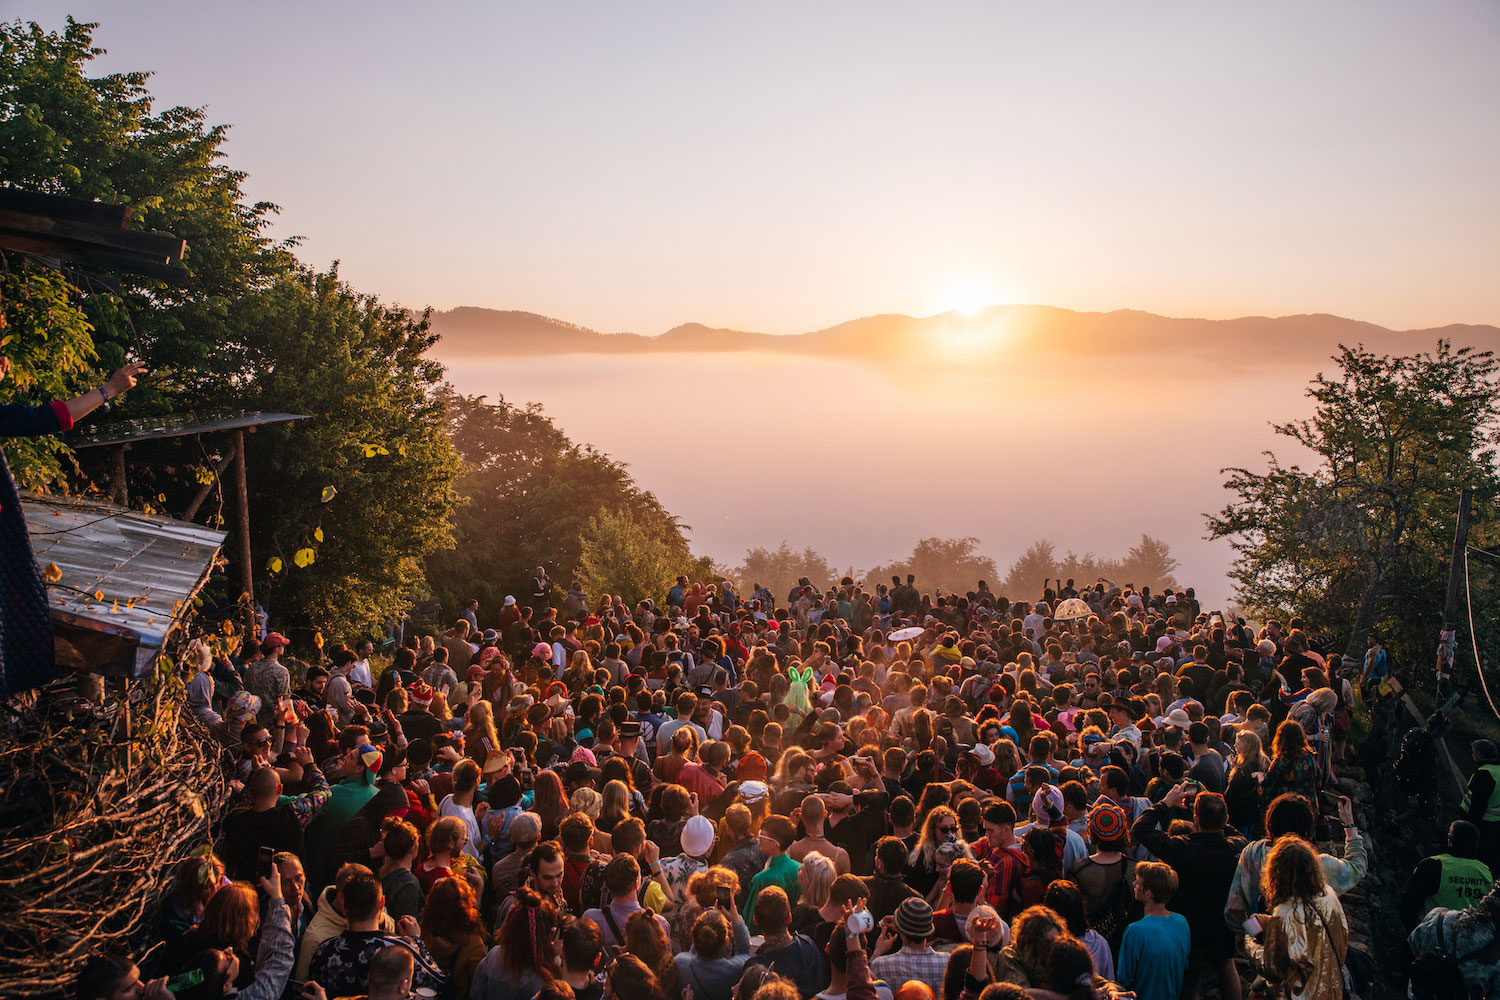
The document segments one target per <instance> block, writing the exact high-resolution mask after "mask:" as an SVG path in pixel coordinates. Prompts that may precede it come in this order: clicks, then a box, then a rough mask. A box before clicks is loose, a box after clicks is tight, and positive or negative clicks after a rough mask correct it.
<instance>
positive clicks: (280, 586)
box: [0, 18, 457, 630]
mask: <svg viewBox="0 0 1500 1000" xmlns="http://www.w3.org/2000/svg"><path fill="white" fill-rule="evenodd" d="M94 27H95V25H92V24H83V23H79V22H76V21H74V20H72V19H71V18H70V19H68V21H67V23H66V26H65V27H64V29H63V30H62V31H61V32H50V31H46V30H44V29H42V28H41V27H39V26H38V25H36V24H34V23H23V22H21V21H19V20H16V21H10V22H4V23H0V183H3V184H6V185H11V186H16V187H21V188H25V189H28V190H33V191H41V192H46V193H51V194H58V195H66V196H70V197H75V198H85V199H88V198H94V199H99V200H102V201H108V202H114V203H123V204H127V205H130V206H131V208H132V216H131V223H130V224H131V227H132V228H135V229H144V230H157V231H162V232H169V233H171V234H172V235H174V236H179V237H182V238H183V239H185V240H186V241H187V244H188V249H187V253H186V255H185V256H184V263H185V264H186V265H187V267H188V269H189V271H190V273H191V274H190V277H189V279H188V280H187V281H186V282H184V283H182V284H180V285H179V284H174V285H168V284H165V283H163V282H160V281H156V280H153V279H145V278H134V277H130V276H125V275H120V276H116V277H118V279H119V281H120V292H119V294H108V293H106V292H104V291H103V290H102V289H100V288H98V287H95V286H94V285H93V284H92V283H86V286H85V287H83V288H78V287H74V286H72V285H70V284H69V283H68V281H66V280H65V279H64V278H62V277H61V276H59V275H56V274H51V273H37V272H35V271H34V270H33V269H32V268H31V267H30V266H27V267H25V268H18V266H17V265H16V263H15V262H13V261H11V260H9V259H8V260H7V262H6V263H7V264H8V265H10V266H9V270H8V272H5V273H4V274H3V277H0V281H4V284H3V285H0V293H3V295H4V309H5V313H4V315H5V319H6V322H7V330H6V331H0V336H5V335H7V334H8V335H10V336H12V337H13V339H12V340H11V342H9V343H7V344H6V345H5V348H4V350H5V351H6V352H7V353H9V354H10V355H11V356H12V357H13V358H17V359H18V360H19V362H20V363H19V364H18V367H17V371H18V373H19V375H20V378H19V380H18V384H17V385H14V386H11V387H10V391H15V392H19V393H21V394H23V395H25V396H29V397H30V398H31V399H33V400H40V399H46V398H52V397H56V396H67V395H70V394H72V393H73V392H76V391H77V390H78V389H80V388H82V387H84V386H91V385H97V384H98V383H99V382H100V381H102V380H103V377H104V376H105V375H106V374H107V373H108V372H109V371H112V370H113V369H114V368H116V367H118V366H119V365H120V364H121V363H122V362H123V361H124V360H125V358H126V356H127V352H128V353H129V354H130V355H132V356H135V357H139V358H141V359H142V360H144V361H146V362H147V365H148V368H149V370H150V374H149V376H148V378H147V379H146V380H145V381H144V382H143V383H142V384H141V385H139V386H138V387H137V388H136V389H135V390H134V391H132V392H131V393H129V394H128V395H126V396H125V397H123V398H122V399H121V401H120V403H119V404H118V406H117V407H116V410H115V413H114V414H111V415H108V416H106V415H102V414H101V415H100V416H99V417H97V418H95V420H96V422H103V421H105V420H109V419H112V417H114V416H126V417H129V416H136V415H145V414H152V415H154V414H161V413H179V412H183V411H193V412H199V413H201V414H202V415H205V416H206V415H211V414H214V413H221V412H237V411H247V410H283V411H289V412H294V413H304V414H309V415H311V416H312V417H313V419H311V420H306V421H300V422H298V423H295V424H291V425H286V426H282V427H278V428H275V429H267V430H265V431H262V432H261V433H259V434H255V435H251V436H249V438H248V442H249V444H248V448H247V450H248V452H249V462H248V465H249V481H250V491H251V525H252V543H253V544H252V551H253V569H254V572H255V577H256V581H257V584H259V585H269V589H268V590H267V591H265V593H266V594H267V595H268V596H269V599H270V603H271V605H272V607H273V613H277V614H278V615H279V616H281V617H282V621H283V622H285V623H288V624H296V623H302V622H308V623H311V622H316V623H318V624H320V625H324V626H328V627H331V628H334V629H340V630H341V629H345V628H352V627H356V626H365V625H368V624H370V623H373V622H377V621H380V620H382V619H385V618H387V617H389V616H391V615H393V614H395V613H397V612H399V611H400V610H402V608H403V607H404V606H405V605H406V604H407V603H408V602H409V601H410V599H411V598H412V597H413V596H414V595H415V594H416V592H417V591H418V590H419V589H420V588H422V586H423V581H422V575H421V572H420V559H421V558H422V556H424V555H425V554H426V552H428V551H429V550H431V549H433V548H435V547H439V546H441V545H443V544H446V542H447V541H448V532H447V515H448V513H449V511H450V510H451V508H452V503H453V497H452V491H451V483H452V480H453V478H454V476H455V474H456V472H457V462H456V460H455V457H454V454H453V450H452V447H451V445H449V444H448V442H447V440H446V439H445V437H444V435H443V430H444V421H443V411H442V402H441V399H440V398H438V397H437V396H436V395H435V394H434V388H435V386H436V384H437V383H438V381H439V380H440V379H441V375H442V369H441V367H440V366H438V365H437V364H436V363H434V362H432V361H429V360H426V359H425V358H424V357H423V352H424V351H425V350H426V349H427V348H429V347H430V346H431V345H432V343H433V342H434V339H435V338H434V337H433V336H432V334H431V333H430V332H429V331H428V329H427V324H426V320H425V318H422V317H416V318H413V317H410V316H408V315H407V314H405V313H404V312H401V311H398V310H393V309H389V308H387V307H385V306H383V305H381V304H380V303H379V302H378V301H377V300H376V299H374V298H372V297H370V296H366V295H361V294H358V293H357V292H355V291H354V290H352V289H350V288H349V287H348V286H347V285H345V284H344V283H343V282H341V281H340V280H339V278H338V275H337V272H336V270H330V271H329V272H327V273H315V272H313V271H311V270H309V269H308V268H306V267H304V266H303V265H301V264H300V263H298V262H297V261H296V259H295V258H294V257H293V256H292V254H291V247H292V243H290V242H281V243H278V242H276V241H273V240H272V239H271V238H270V237H269V236H268V234H267V226H268V224H269V222H270V219H271V217H272V215H273V213H274V211H275V207H274V206H273V205H271V204H268V203H264V202H258V203H249V202H247V200H246V199H245V197H244V193H243V190H242V183H243V181H244V179H245V174H244V173H243V172H241V171H238V170H234V169H232V168H231V167H229V166H228V164H227V163H226V162H225V153H224V142H225V139H226V138H227V127H226V126H223V125H213V124H210V123H209V122H208V119H207V116H206V114H205V112H204V110H203V109H202V108H185V107H173V108H168V109H166V110H161V111H158V110H157V109H156V106H155V101H154V99H153V97H152V95H151V92H150V90H149V88H148V81H149V79H150V74H148V73H139V72H134V73H114V74H109V75H105V76H98V77H94V76H90V75H88V70H89V64H90V62H91V60H93V59H94V58H95V57H96V56H98V55H100V54H101V52H102V50H100V49H98V48H97V47H95V46H94V45H93V41H92V35H93V29H94ZM226 445H227V442H225V441H223V440H218V441H215V440H212V439H206V440H205V441H204V442H203V443H202V446H201V448H200V447H199V444H198V442H197V441H195V440H193V439H179V440H176V441H173V442H152V443H149V444H146V445H141V446H138V447H137V449H136V450H134V451H132V460H133V464H132V466H131V476H130V483H129V486H130V493H131V495H132V496H133V497H141V498H149V500H147V501H146V502H147V503H149V504H152V505H153V506H157V507H160V508H165V509H167V510H181V509H183V508H184V507H185V506H186V504H187V502H188V498H189V497H190V496H192V495H193V494H194V493H196V491H197V490H198V488H199V485H200V483H201V482H202V480H203V479H204V478H207V480H208V481H209V483H210V484H211V483H212V482H213V477H212V475H211V473H209V472H208V469H207V467H208V465H209V464H210V455H211V453H215V452H220V453H221V452H222V451H224V450H225V446H226ZM51 447H52V448H53V451H51V452H47V451H42V450H40V449H38V448H37V447H36V446H35V445H19V446H15V445H13V446H11V447H10V449H9V453H10V454H12V455H15V456H17V457H18V459H19V461H18V471H19V472H20V473H21V474H22V475H23V477H25V478H27V479H28V480H30V481H33V482H34V481H36V480H38V479H55V478H56V477H57V475H58V473H59V471H61V470H63V469H64V468H65V465H64V463H63V462H62V461H61V459H62V458H63V457H65V455H66V449H65V448H61V446H59V445H57V443H55V442H53V443H52V444H51ZM370 449H376V450H375V451H370ZM101 460H102V456H98V457H96V456H95V455H94V454H93V453H85V457H84V458H83V459H82V460H81V466H80V467H79V471H80V474H81V478H80V480H79V481H77V482H73V483H71V484H70V483H68V482H61V483H59V484H58V485H59V486H60V487H61V488H70V487H71V488H74V489H85V488H87V487H88V485H89V484H88V483H87V482H86V476H87V474H88V473H90V472H94V473H95V474H97V473H98V471H99V469H98V463H99V462H100V461H101ZM327 486H334V487H335V498H334V499H331V500H330V501H329V502H328V503H326V504H325V503H322V502H320V501H321V497H322V491H323V490H324V488H325V487H327ZM214 506H215V505H213V504H210V505H209V508H208V509H209V510H210V511H212V510H213V507H214ZM209 516H210V519H211V520H213V519H214V518H215V515H213V514H210V515H209ZM319 535H321V536H322V537H321V539H320V538H319V537H318V536H319ZM229 551H230V552H234V551H236V548H235V547H234V546H232V545H231V546H230V549H229ZM298 553H303V555H302V557H301V558H297V554H298ZM309 556H310V558H309ZM272 559H277V560H279V565H280V567H281V569H280V571H279V572H276V573H273V572H272V571H271V569H270V566H271V565H272V564H271V562H270V560H272ZM238 578H239V574H238V572H236V573H234V574H233V579H235V580H238ZM230 589H231V590H232V591H233V592H232V593H230V594H227V595H226V596H228V597H230V598H233V597H234V596H236V595H237V594H238V587H233V588H230ZM258 589H259V588H258Z"/></svg>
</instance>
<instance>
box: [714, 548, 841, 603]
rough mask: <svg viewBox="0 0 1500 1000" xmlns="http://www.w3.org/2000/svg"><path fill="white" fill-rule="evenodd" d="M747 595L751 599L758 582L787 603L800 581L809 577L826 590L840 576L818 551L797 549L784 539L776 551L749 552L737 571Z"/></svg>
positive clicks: (736, 574) (758, 549) (760, 549)
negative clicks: (789, 594) (789, 595)
mask: <svg viewBox="0 0 1500 1000" xmlns="http://www.w3.org/2000/svg"><path fill="white" fill-rule="evenodd" d="M733 575H734V576H735V577H736V578H737V580H738V582H739V585H740V587H741V590H742V593H743V595H744V596H746V597H748V596H749V595H750V592H751V588H753V587H754V586H755V585H756V584H757V583H759V584H761V585H762V586H764V587H766V588H767V589H768V590H770V591H771V593H772V594H774V595H776V600H777V601H778V602H784V601H785V600H786V595H787V594H788V593H790V592H791V589H792V588H793V587H794V586H796V584H797V581H798V580H799V579H801V578H802V577H804V576H805V577H807V578H808V579H809V580H811V581H813V583H815V584H816V585H817V586H819V587H824V586H827V585H828V583H829V582H830V581H832V580H835V579H838V576H839V573H838V570H836V569H835V568H834V567H833V565H832V564H830V563H829V562H828V560H827V559H825V558H824V557H823V556H822V555H821V554H819V553H818V551H817V550H816V549H814V548H813V547H812V546H808V547H806V548H803V549H801V550H798V549H794V548H792V547H791V545H789V544H787V542H786V541H785V540H784V539H783V540H782V543H781V544H780V545H779V546H777V547H776V548H774V549H772V548H766V547H765V546H761V545H757V546H754V547H752V548H749V549H747V550H746V551H745V558H744V559H743V560H742V561H741V562H740V564H739V566H738V567H736V568H735V570H734V571H733Z"/></svg>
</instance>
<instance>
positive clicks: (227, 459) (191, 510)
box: [182, 445, 239, 521]
mask: <svg viewBox="0 0 1500 1000" xmlns="http://www.w3.org/2000/svg"><path fill="white" fill-rule="evenodd" d="M238 454H239V448H238V447H237V446H236V445H230V446H229V452H228V454H226V455H225V456H224V457H223V458H221V459H219V464H218V465H216V466H214V477H213V478H212V479H210V480H209V481H208V482H206V483H204V484H203V485H202V486H201V487H199V488H198V492H197V494H196V495H195V496H194V497H193V502H192V503H190V504H188V505H187V510H185V511H183V512H182V519H183V520H184V521H191V520H192V519H193V518H194V517H196V516H197V514H198V508H199V507H202V506H203V501H205V500H207V499H208V495H209V494H210V493H212V492H213V489H214V483H217V482H218V481H219V478H220V477H221V476H223V475H224V470H225V469H227V468H229V463H231V462H233V461H234V456H236V455H238Z"/></svg>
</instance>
